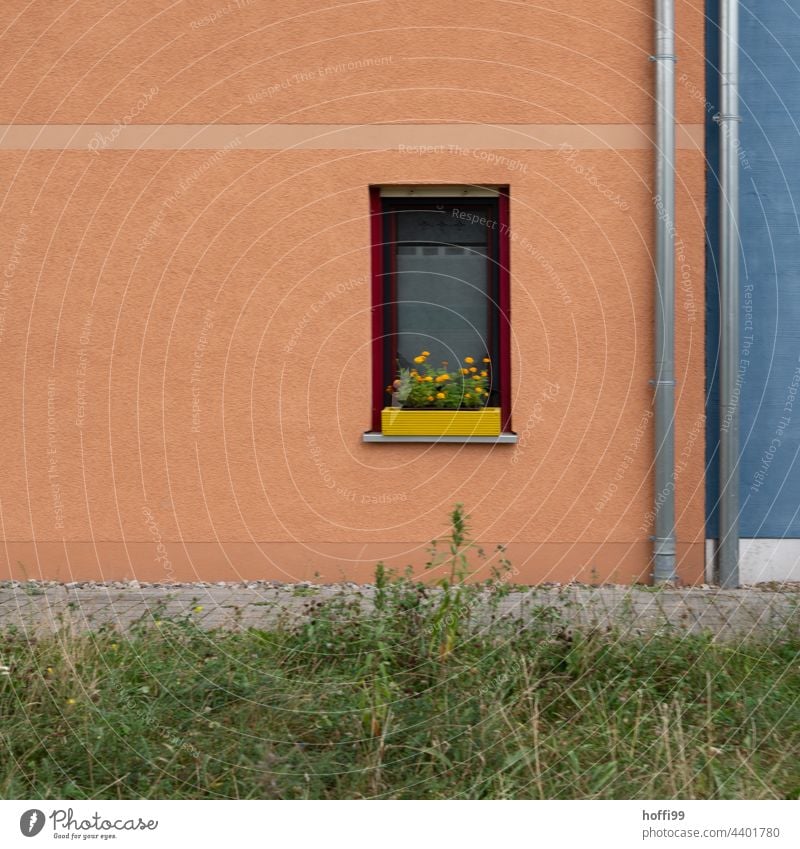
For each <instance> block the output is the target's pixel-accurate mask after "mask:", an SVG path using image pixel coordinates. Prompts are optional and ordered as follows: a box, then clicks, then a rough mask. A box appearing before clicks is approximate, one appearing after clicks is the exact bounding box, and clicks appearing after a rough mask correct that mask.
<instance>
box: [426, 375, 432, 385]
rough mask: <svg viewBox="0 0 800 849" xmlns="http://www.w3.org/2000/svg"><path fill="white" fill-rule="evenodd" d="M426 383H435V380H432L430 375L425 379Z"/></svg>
mask: <svg viewBox="0 0 800 849" xmlns="http://www.w3.org/2000/svg"><path fill="white" fill-rule="evenodd" d="M425 382H426V383H433V378H432V377H431V376H430V375H428V376H427V377H426V378H425Z"/></svg>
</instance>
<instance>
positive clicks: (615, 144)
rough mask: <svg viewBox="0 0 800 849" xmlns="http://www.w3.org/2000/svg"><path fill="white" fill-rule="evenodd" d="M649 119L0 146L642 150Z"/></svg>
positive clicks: (177, 133) (112, 130) (108, 135)
mask: <svg viewBox="0 0 800 849" xmlns="http://www.w3.org/2000/svg"><path fill="white" fill-rule="evenodd" d="M703 133H704V128H703V125H702V124H678V125H677V126H676V144H677V146H678V148H680V149H683V150H696V151H702V150H703V143H704V142H703ZM653 138H654V130H653V126H652V125H649V124H497V125H494V124H492V125H490V124H128V125H124V126H123V125H120V124H2V125H0V149H2V150H87V149H88V150H93V151H96V152H98V153H101V152H103V151H109V150H217V149H219V148H224V147H235V148H236V149H239V150H284V149H296V150H397V151H398V152H407V153H414V154H421V153H431V154H435V153H447V152H452V151H453V149H456V150H457V149H459V148H461V149H486V150H496V149H504V150H552V149H558V148H560V147H561V146H562V145H569V146H571V147H573V148H575V149H579V150H606V149H610V150H645V149H648V148H650V147H651V146H652V144H653Z"/></svg>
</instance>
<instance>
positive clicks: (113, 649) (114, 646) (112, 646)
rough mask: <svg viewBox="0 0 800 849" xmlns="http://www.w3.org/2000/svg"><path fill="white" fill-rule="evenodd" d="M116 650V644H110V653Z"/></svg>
mask: <svg viewBox="0 0 800 849" xmlns="http://www.w3.org/2000/svg"><path fill="white" fill-rule="evenodd" d="M118 648H119V646H118V645H117V644H116V643H111V650H112V651H116V650H117V649H118Z"/></svg>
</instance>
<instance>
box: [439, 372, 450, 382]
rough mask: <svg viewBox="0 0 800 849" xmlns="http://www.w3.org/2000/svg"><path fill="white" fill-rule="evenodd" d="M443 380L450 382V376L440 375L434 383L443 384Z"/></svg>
mask: <svg viewBox="0 0 800 849" xmlns="http://www.w3.org/2000/svg"><path fill="white" fill-rule="evenodd" d="M445 380H450V375H449V374H440V375H439V376H438V377H437V378H436V382H437V383H444V381H445Z"/></svg>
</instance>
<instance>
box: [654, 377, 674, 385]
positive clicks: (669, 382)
mask: <svg viewBox="0 0 800 849" xmlns="http://www.w3.org/2000/svg"><path fill="white" fill-rule="evenodd" d="M647 382H648V383H649V384H650V385H651V386H675V385H676V384H677V382H678V381H677V380H656V379H655V378H653V379H651V380H648V381H647Z"/></svg>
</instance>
